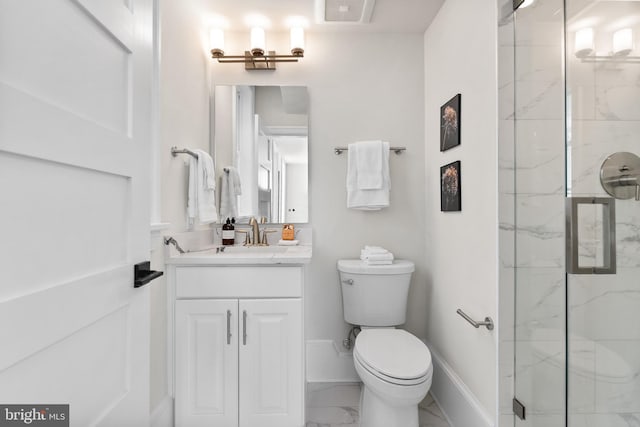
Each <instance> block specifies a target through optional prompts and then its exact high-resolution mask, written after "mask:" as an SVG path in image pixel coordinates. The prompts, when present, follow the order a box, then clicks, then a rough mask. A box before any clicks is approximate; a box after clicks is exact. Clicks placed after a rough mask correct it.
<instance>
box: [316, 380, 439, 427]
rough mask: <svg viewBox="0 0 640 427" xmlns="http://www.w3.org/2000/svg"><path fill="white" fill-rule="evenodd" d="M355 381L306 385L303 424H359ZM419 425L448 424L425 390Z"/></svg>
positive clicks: (326, 426) (332, 426) (334, 426)
mask: <svg viewBox="0 0 640 427" xmlns="http://www.w3.org/2000/svg"><path fill="white" fill-rule="evenodd" d="M360 386H361V385H360V384H359V383H311V384H308V385H307V424H306V427H359V408H358V407H359V405H360ZM419 411H420V413H419V419H420V427H450V426H449V423H447V420H446V419H445V418H444V415H442V412H441V411H440V408H439V407H438V405H437V404H436V402H435V401H434V400H433V397H431V394H428V395H427V397H425V399H424V400H423V401H422V402H421V403H420V405H419Z"/></svg>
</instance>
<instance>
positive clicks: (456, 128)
mask: <svg viewBox="0 0 640 427" xmlns="http://www.w3.org/2000/svg"><path fill="white" fill-rule="evenodd" d="M461 100H462V95H460V94H457V95H456V96H454V97H453V98H451V99H450V100H449V101H447V102H446V103H445V104H444V105H443V106H442V107H440V151H447V150H448V149H450V148H453V147H455V146H457V145H460V113H461V111H460V102H461Z"/></svg>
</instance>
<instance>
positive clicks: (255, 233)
mask: <svg viewBox="0 0 640 427" xmlns="http://www.w3.org/2000/svg"><path fill="white" fill-rule="evenodd" d="M249 225H250V226H251V229H252V231H251V234H252V236H251V239H250V240H249V244H250V245H253V246H256V245H259V244H260V226H259V225H258V220H256V219H255V218H254V217H251V219H249Z"/></svg>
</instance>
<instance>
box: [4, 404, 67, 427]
mask: <svg viewBox="0 0 640 427" xmlns="http://www.w3.org/2000/svg"><path fill="white" fill-rule="evenodd" d="M15 426H37V427H69V405H0V427H15Z"/></svg>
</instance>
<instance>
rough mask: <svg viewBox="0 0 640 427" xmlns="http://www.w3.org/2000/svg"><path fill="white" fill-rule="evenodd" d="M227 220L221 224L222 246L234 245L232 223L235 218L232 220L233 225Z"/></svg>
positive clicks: (234, 232) (234, 235)
mask: <svg viewBox="0 0 640 427" xmlns="http://www.w3.org/2000/svg"><path fill="white" fill-rule="evenodd" d="M231 221H232V220H230V219H229V218H227V222H226V223H225V224H222V244H223V245H233V244H234V243H235V237H236V231H235V227H234V225H233V223H235V222H236V221H235V218H233V223H232V222H231Z"/></svg>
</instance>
